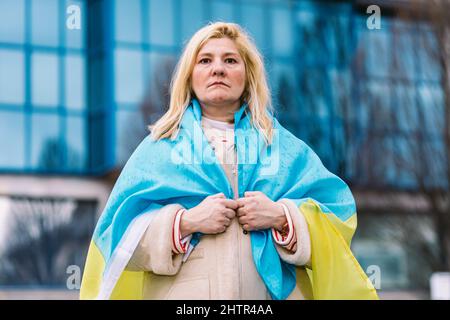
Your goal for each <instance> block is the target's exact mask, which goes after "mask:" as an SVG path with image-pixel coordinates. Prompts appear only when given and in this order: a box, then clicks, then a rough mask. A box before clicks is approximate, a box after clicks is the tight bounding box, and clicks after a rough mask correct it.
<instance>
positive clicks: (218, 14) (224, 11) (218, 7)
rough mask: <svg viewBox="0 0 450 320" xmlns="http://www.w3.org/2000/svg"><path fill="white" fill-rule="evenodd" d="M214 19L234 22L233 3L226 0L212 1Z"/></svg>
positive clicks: (212, 18) (212, 17)
mask: <svg viewBox="0 0 450 320" xmlns="http://www.w3.org/2000/svg"><path fill="white" fill-rule="evenodd" d="M211 11H212V16H211V20H212V21H225V22H232V21H234V19H233V3H231V2H225V1H211Z"/></svg>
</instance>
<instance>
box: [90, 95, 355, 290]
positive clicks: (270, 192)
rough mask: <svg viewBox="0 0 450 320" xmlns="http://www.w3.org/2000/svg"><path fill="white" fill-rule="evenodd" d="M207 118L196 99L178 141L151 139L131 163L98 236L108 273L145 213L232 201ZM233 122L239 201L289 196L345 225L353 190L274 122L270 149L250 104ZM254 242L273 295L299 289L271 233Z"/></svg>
mask: <svg viewBox="0 0 450 320" xmlns="http://www.w3.org/2000/svg"><path fill="white" fill-rule="evenodd" d="M201 116H202V114H201V107H200V105H199V103H198V101H197V100H195V99H194V100H193V101H192V102H191V103H190V104H189V105H188V106H187V107H186V109H185V112H184V114H183V118H182V121H181V129H180V131H179V134H178V135H177V137H176V138H175V139H173V140H171V139H162V140H159V141H153V140H151V139H150V137H146V138H145V139H144V140H143V141H142V142H141V143H140V145H139V146H138V147H137V148H136V150H135V151H134V153H133V154H132V155H131V157H130V158H129V160H128V162H127V163H126V165H125V167H124V168H123V170H122V172H121V174H120V176H119V178H118V180H117V182H116V184H115V185H114V188H113V190H112V192H111V195H110V197H109V199H108V202H107V204H106V207H105V209H104V212H103V213H102V215H101V217H100V219H99V221H98V223H97V226H96V229H95V232H94V239H93V240H94V241H95V243H96V245H97V247H98V248H99V249H100V251H101V252H102V254H103V257H104V258H105V261H106V269H108V265H109V262H110V258H111V256H112V254H113V252H114V250H115V248H116V247H117V245H118V243H119V242H120V240H121V238H122V236H123V234H124V233H125V231H126V229H127V228H128V226H129V224H130V222H131V221H132V220H133V219H134V218H135V217H137V216H138V215H140V214H143V213H146V212H149V211H153V210H155V209H158V208H161V207H162V206H164V205H167V204H171V203H179V204H181V205H182V206H184V207H185V208H188V209H189V208H192V207H194V206H196V205H198V204H199V203H200V202H201V201H202V200H203V199H204V198H205V197H207V196H209V195H212V194H217V193H220V192H223V193H224V194H225V196H226V197H227V198H230V199H233V189H232V187H231V184H230V183H229V181H228V179H227V177H226V175H225V172H224V171H223V168H222V167H221V165H220V164H219V163H218V161H217V158H216V156H215V154H214V151H213V150H212V148H211V147H210V145H209V143H208V141H207V140H206V137H205V135H204V134H203V131H202V129H201V122H200V121H201ZM234 120H235V122H234V123H235V144H236V151H237V155H238V190H239V196H240V197H244V192H246V191H262V192H263V193H265V194H266V195H267V196H268V197H269V198H270V199H272V200H274V201H277V200H279V199H281V198H288V199H292V200H293V201H295V202H296V203H297V205H300V204H301V203H302V202H303V201H305V200H306V199H309V198H311V199H314V200H315V201H316V202H318V203H319V204H320V205H321V206H322V208H323V209H324V212H332V213H334V214H336V215H337V216H338V217H339V218H341V219H342V220H346V219H347V218H348V217H350V216H351V215H352V214H354V213H355V205H354V200H353V197H352V195H351V192H350V190H349V188H348V187H347V185H346V184H345V183H344V182H343V181H342V180H341V179H340V178H338V177H337V176H335V175H333V174H332V173H330V172H329V171H328V170H327V169H326V168H325V167H324V166H323V165H322V163H321V161H320V159H319V158H318V157H317V155H316V154H315V153H314V152H313V151H312V150H311V149H310V148H309V147H308V146H307V145H306V144H305V143H304V142H303V141H301V140H299V139H298V138H296V137H295V136H294V135H292V134H291V133H290V132H289V131H287V130H286V129H285V128H283V127H282V126H281V125H280V124H279V123H278V121H277V120H276V119H275V118H273V122H274V129H275V130H274V132H275V133H274V137H273V142H272V144H271V145H270V146H269V147H266V145H265V143H264V140H263V136H262V134H260V132H259V131H258V130H257V129H255V128H253V127H252V126H251V124H250V114H249V110H248V106H247V105H246V104H243V105H242V106H241V107H240V109H239V110H238V111H237V112H235V114H234ZM250 236H251V245H252V254H253V260H254V262H255V265H256V269H257V270H258V273H259V274H260V276H261V278H262V280H263V281H264V283H265V285H266V287H267V289H268V291H269V292H270V294H271V297H272V298H273V299H285V298H286V297H287V296H288V295H289V294H290V293H291V292H292V290H293V288H294V287H295V283H296V279H295V266H293V265H290V264H288V263H286V262H284V261H282V260H281V259H280V256H279V254H278V253H277V250H276V247H275V243H274V240H273V239H272V235H271V232H270V230H263V231H252V232H251V233H250ZM198 241H201V234H196V235H195V237H194V240H193V243H195V242H198Z"/></svg>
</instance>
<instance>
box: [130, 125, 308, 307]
mask: <svg viewBox="0 0 450 320" xmlns="http://www.w3.org/2000/svg"><path fill="white" fill-rule="evenodd" d="M202 120H203V119H202ZM202 125H203V128H204V132H205V135H206V137H207V138H208V140H209V142H210V144H211V146H212V147H213V149H214V151H215V153H216V156H217V158H218V160H219V162H220V163H221V164H222V166H223V168H224V171H225V173H226V175H227V177H228V179H229V181H230V182H231V185H232V187H233V191H234V194H235V198H238V190H237V186H238V184H237V171H236V168H237V166H236V165H235V164H236V153H235V149H234V147H233V145H232V142H233V140H234V138H233V136H232V130H230V131H229V133H230V135H229V136H228V139H227V140H228V141H229V142H231V145H230V144H229V143H226V144H223V143H222V141H221V139H219V138H220V136H221V135H222V134H223V131H222V130H218V129H214V128H211V126H212V125H211V124H210V123H209V122H208V123H206V121H202ZM219 140H220V141H219ZM223 147H224V148H225V149H224V148H223ZM227 159H228V160H229V159H232V161H228V160H227ZM280 201H282V202H283V203H284V204H286V205H287V206H288V208H289V211H290V214H291V217H292V220H293V223H294V226H295V231H296V235H297V241H298V242H297V251H296V252H295V253H291V252H290V251H288V250H286V249H285V248H283V247H281V246H278V245H276V247H277V251H278V253H279V254H280V257H281V258H282V259H283V260H284V261H287V262H289V263H292V264H295V265H304V264H306V263H308V261H309V259H310V244H309V234H308V228H307V224H306V222H305V220H304V218H303V216H302V215H301V214H299V210H298V209H297V208H296V205H295V204H294V203H293V202H292V201H290V200H288V199H282V200H280ZM180 208H182V207H181V206H180V205H179V204H171V205H167V206H165V207H163V208H162V209H161V210H159V211H158V212H156V213H155V217H154V218H153V220H152V222H151V223H150V225H149V227H148V228H147V230H146V232H145V234H144V236H143V237H142V239H141V241H140V243H139V245H138V247H137V249H136V250H135V251H134V253H133V256H132V258H131V260H130V262H129V263H128V266H127V269H128V270H134V271H138V270H139V271H142V270H144V271H146V272H145V282H144V289H143V290H144V292H143V297H144V299H202V300H206V299H255V300H267V299H270V295H269V294H268V292H267V289H266V287H265V285H264V283H263V281H262V279H261V277H260V276H259V274H258V272H257V270H256V268H255V264H254V262H253V258H252V251H251V242H250V233H247V234H245V233H244V232H243V231H244V230H243V229H242V226H241V225H240V224H239V223H238V220H237V218H234V219H233V220H232V223H231V224H230V226H229V227H228V228H227V230H226V231H225V232H224V233H221V234H216V235H203V236H202V238H201V240H200V242H199V243H198V244H197V246H196V247H195V249H194V250H193V251H192V252H191V254H190V255H189V257H188V259H187V260H186V261H185V262H182V258H183V255H182V254H174V253H173V252H172V227H173V222H174V218H175V214H176V212H177V211H178V210H179V209H180ZM288 299H303V295H302V293H301V291H300V290H299V288H298V287H296V288H295V289H294V291H293V292H292V294H291V295H290V296H289V297H288Z"/></svg>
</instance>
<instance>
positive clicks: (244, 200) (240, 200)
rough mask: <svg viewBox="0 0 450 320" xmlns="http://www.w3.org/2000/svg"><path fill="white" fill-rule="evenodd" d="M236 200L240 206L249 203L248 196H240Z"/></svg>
mask: <svg viewBox="0 0 450 320" xmlns="http://www.w3.org/2000/svg"><path fill="white" fill-rule="evenodd" d="M236 202H237V204H238V207H243V206H245V205H246V204H247V203H248V199H247V198H238V199H236Z"/></svg>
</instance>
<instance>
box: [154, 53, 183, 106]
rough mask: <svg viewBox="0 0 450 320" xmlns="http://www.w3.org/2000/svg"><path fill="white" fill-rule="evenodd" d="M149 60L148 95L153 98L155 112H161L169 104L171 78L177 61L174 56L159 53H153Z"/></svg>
mask: <svg viewBox="0 0 450 320" xmlns="http://www.w3.org/2000/svg"><path fill="white" fill-rule="evenodd" d="M149 60H150V77H149V78H148V85H147V90H148V92H146V94H147V96H148V97H151V103H152V105H153V108H154V109H155V110H154V111H156V112H159V111H160V110H163V109H164V108H166V107H167V106H168V104H169V99H168V98H169V85H170V78H171V75H172V72H173V70H174V68H175V64H176V62H177V61H176V57H175V56H174V55H167V54H159V53H151V54H150V56H149Z"/></svg>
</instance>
